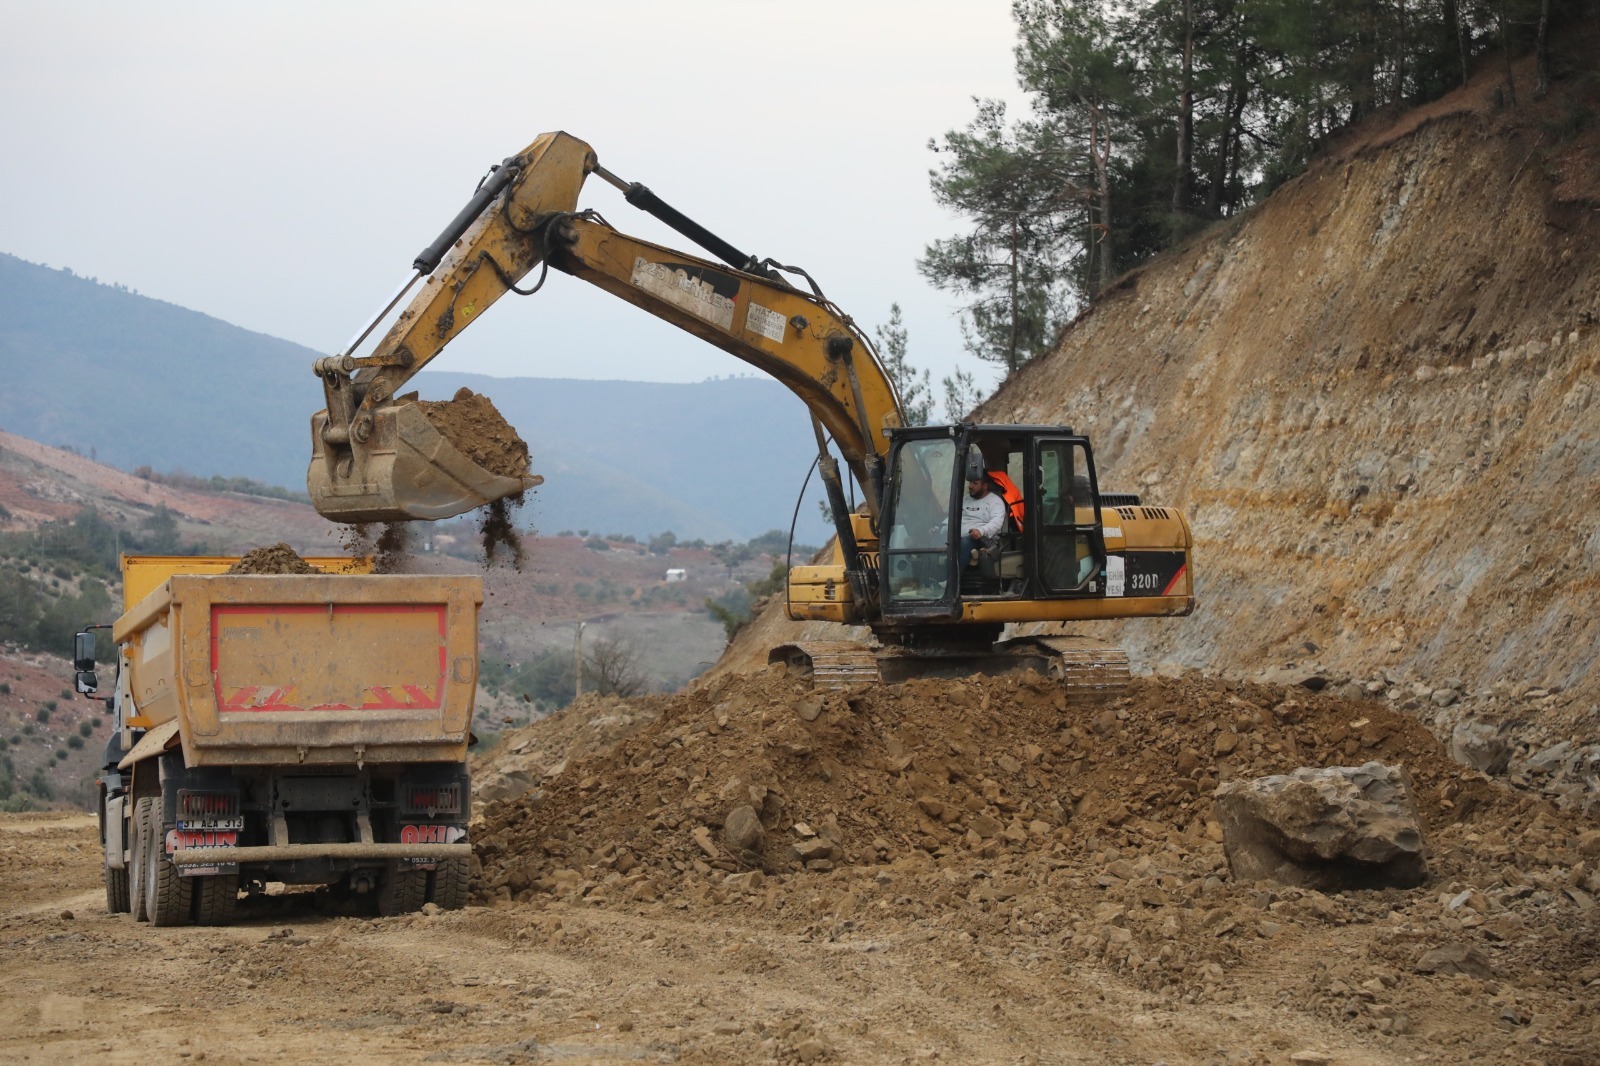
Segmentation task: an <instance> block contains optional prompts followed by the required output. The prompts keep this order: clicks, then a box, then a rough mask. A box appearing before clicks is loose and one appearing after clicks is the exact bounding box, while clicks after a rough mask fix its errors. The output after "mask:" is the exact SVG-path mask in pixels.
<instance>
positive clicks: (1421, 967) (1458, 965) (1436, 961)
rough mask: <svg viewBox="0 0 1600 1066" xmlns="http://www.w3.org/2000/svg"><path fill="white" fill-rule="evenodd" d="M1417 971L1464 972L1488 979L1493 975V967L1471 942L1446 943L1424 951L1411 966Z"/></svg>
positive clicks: (1471, 975) (1433, 972)
mask: <svg viewBox="0 0 1600 1066" xmlns="http://www.w3.org/2000/svg"><path fill="white" fill-rule="evenodd" d="M1413 969H1415V970H1416V971H1417V972H1418V973H1432V974H1450V973H1460V974H1466V975H1467V976H1468V977H1477V978H1480V979H1483V980H1488V979H1489V978H1491V977H1493V976H1494V967H1493V966H1491V965H1490V964H1489V960H1488V958H1487V957H1485V956H1484V954H1483V952H1481V951H1479V950H1478V949H1477V948H1475V947H1473V946H1472V945H1471V944H1446V945H1445V946H1444V947H1440V948H1434V949H1433V950H1432V951H1429V952H1425V953H1424V954H1423V956H1422V958H1420V959H1418V960H1417V963H1416V965H1415V966H1414V967H1413Z"/></svg>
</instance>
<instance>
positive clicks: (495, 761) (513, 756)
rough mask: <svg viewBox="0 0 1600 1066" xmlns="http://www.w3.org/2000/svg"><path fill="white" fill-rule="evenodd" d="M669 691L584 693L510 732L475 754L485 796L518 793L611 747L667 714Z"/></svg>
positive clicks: (476, 779)
mask: <svg viewBox="0 0 1600 1066" xmlns="http://www.w3.org/2000/svg"><path fill="white" fill-rule="evenodd" d="M666 702H667V697H665V696H646V697H643V698H640V699H632V700H627V699H620V698H618V697H616V696H594V695H589V696H584V697H583V698H582V699H580V700H577V701H575V702H574V703H571V704H569V705H567V706H566V707H563V708H562V709H561V710H559V711H556V712H555V713H554V714H551V715H548V716H546V717H545V718H542V719H540V720H539V721H537V722H535V723H534V724H532V725H530V726H525V727H523V728H521V729H517V730H514V731H512V732H510V733H507V734H506V735H505V736H504V737H502V738H501V741H500V743H499V744H498V745H496V746H495V747H494V749H493V750H491V751H488V752H485V753H483V754H482V755H475V756H474V757H473V759H472V784H473V792H474V795H475V797H476V798H477V800H478V801H479V802H487V801H490V800H496V799H503V798H514V797H516V796H520V795H522V794H524V793H526V792H528V791H529V790H531V789H533V788H535V787H537V786H539V785H541V784H543V783H544V782H545V781H546V780H548V779H549V778H552V777H555V776H556V775H558V774H560V773H561V771H562V770H564V769H566V766H567V762H568V761H569V760H571V759H581V758H584V757H585V756H588V755H594V754H596V753H599V752H604V751H608V750H610V749H611V748H612V747H614V746H616V744H617V743H618V742H619V741H621V740H622V739H623V738H624V737H627V736H629V735H631V734H632V733H634V732H636V731H638V730H639V729H642V728H643V727H644V726H645V725H646V724H648V723H649V722H651V721H654V720H655V719H656V718H658V717H659V716H660V714H661V710H662V708H663V707H664V706H665V705H666Z"/></svg>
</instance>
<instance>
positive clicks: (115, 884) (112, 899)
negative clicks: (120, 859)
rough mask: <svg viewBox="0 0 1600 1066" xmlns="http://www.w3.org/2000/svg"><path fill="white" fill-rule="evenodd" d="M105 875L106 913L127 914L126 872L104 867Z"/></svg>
mask: <svg viewBox="0 0 1600 1066" xmlns="http://www.w3.org/2000/svg"><path fill="white" fill-rule="evenodd" d="M104 869H105V874H106V912H107V913H108V914H127V913H128V911H129V909H130V907H129V902H128V901H129V895H128V871H127V870H113V869H112V868H111V867H110V866H106V867H104Z"/></svg>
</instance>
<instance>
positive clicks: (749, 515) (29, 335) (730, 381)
mask: <svg viewBox="0 0 1600 1066" xmlns="http://www.w3.org/2000/svg"><path fill="white" fill-rule="evenodd" d="M319 354H321V353H318V352H315V351H313V350H311V349H309V348H305V347H302V346H300V345H297V344H294V343H292V342H289V341H284V340H280V339H278V338H274V337H271V336H268V335H266V334H263V333H256V332H253V331H250V330H245V329H241V328H239V327H236V326H232V325H229V324H228V323H226V322H223V321H222V320H220V319H217V318H214V317H212V316H209V315H205V314H203V313H201V312H197V311H190V310H187V309H185V308H183V307H180V306H178V305H176V304H172V303H168V302H166V301H160V300H153V299H151V298H149V297H145V296H141V295H138V294H137V293H133V292H131V291H128V290H125V289H122V288H121V287H119V286H115V285H106V284H103V283H100V282H98V281H96V280H94V279H91V278H85V277H81V276H78V275H75V274H73V273H71V272H70V271H67V270H55V269H51V268H49V267H44V266H40V265H37V264H33V263H28V262H26V261H24V260H21V259H18V258H16V257H15V256H10V255H6V254H4V253H0V368H3V370H4V376H5V379H6V383H7V387H6V388H5V389H3V390H0V428H3V429H5V430H7V431H8V432H12V433H15V434H17V435H19V436H22V437H27V438H29V439H31V440H35V441H38V442H40V443H43V444H50V445H60V446H68V447H71V448H73V449H75V450H77V451H79V452H82V453H83V454H86V455H93V456H95V457H97V458H101V459H103V460H104V461H106V462H108V463H111V464H112V465H115V466H119V467H122V468H123V469H127V470H132V469H135V468H137V467H140V466H149V467H152V468H154V469H156V470H158V471H161V472H173V471H182V472H186V473H191V474H200V475H205V476H209V475H211V474H222V475H225V476H245V477H250V478H254V479H256V480H259V481H262V482H265V483H268V484H274V485H283V486H285V487H288V488H290V489H292V490H295V491H301V490H303V486H304V478H305V467H306V464H307V462H308V461H309V458H310V441H309V433H310V429H309V425H310V417H311V414H312V412H313V411H315V410H317V409H318V408H320V407H321V406H322V402H323V401H322V394H321V390H320V388H319V386H318V384H317V382H316V379H315V377H314V376H313V375H312V374H311V363H312V361H313V360H314V359H315V358H317V356H318V355H319ZM441 364H443V365H448V355H447V356H446V357H444V358H442V359H440V360H438V361H437V362H436V364H435V365H441ZM463 386H465V387H468V388H471V389H473V390H474V391H475V392H482V393H485V394H486V395H489V396H490V397H491V398H492V399H493V400H494V401H495V404H496V406H497V407H498V408H499V409H500V411H501V412H502V414H504V415H505V416H506V419H507V421H509V422H510V423H511V424H512V425H513V426H515V427H516V428H517V429H518V431H519V432H520V433H521V434H522V436H523V438H524V439H525V440H527V442H528V444H529V447H530V451H531V453H532V456H533V464H534V466H533V468H534V470H535V472H537V473H540V474H543V475H544V476H545V479H546V482H545V485H543V486H542V487H541V488H540V489H539V490H538V491H537V493H536V494H535V495H534V497H533V504H532V506H531V507H529V508H527V509H526V511H527V517H528V518H530V519H531V520H532V521H533V522H534V524H535V525H536V526H537V527H538V528H541V529H548V530H558V529H565V528H572V529H580V528H581V529H590V530H594V531H597V532H607V533H612V532H615V533H629V534H633V535H636V536H643V535H649V534H655V533H660V532H665V531H667V530H672V531H673V532H675V533H677V534H678V535H679V536H680V537H684V538H689V539H693V538H704V539H707V540H724V539H736V540H744V539H748V538H750V537H753V536H756V535H758V534H760V533H764V532H766V531H768V530H770V529H774V528H784V529H787V528H788V526H789V523H790V520H791V518H792V517H793V516H794V514H795V500H796V498H797V496H798V495H799V491H800V486H801V484H802V482H803V480H804V478H805V475H806V471H807V469H808V467H809V464H810V462H811V458H812V455H813V452H814V445H813V444H812V441H811V434H810V432H809V423H808V422H807V419H806V412H805V408H804V406H803V405H802V404H801V403H800V401H799V400H798V399H797V398H796V397H794V396H793V394H792V393H790V392H789V391H788V390H787V389H786V388H784V387H783V386H782V385H780V384H778V383H777V382H775V381H772V380H770V379H766V378H758V377H730V378H722V379H714V380H711V381H705V382H698V383H695V384H677V383H663V382H621V381H586V380H584V379H578V378H496V377H490V376H488V375H483V374H472V373H464V372H456V371H451V370H448V369H444V370H427V371H423V372H422V373H419V374H418V375H417V376H416V377H415V378H413V379H412V381H411V382H410V383H409V385H408V386H407V387H408V388H416V389H418V390H420V391H421V392H422V393H423V394H424V395H425V396H427V397H430V398H441V399H442V398H447V397H449V396H450V395H452V394H453V393H454V392H455V390H456V389H457V388H460V387H463ZM801 521H802V531H803V536H802V539H805V540H810V541H816V540H819V539H821V537H822V535H823V530H822V524H821V521H820V518H819V517H818V515H817V512H816V510H815V508H811V509H809V510H806V509H802V511H801Z"/></svg>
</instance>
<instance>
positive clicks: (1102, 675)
mask: <svg viewBox="0 0 1600 1066" xmlns="http://www.w3.org/2000/svg"><path fill="white" fill-rule="evenodd" d="M1029 646H1032V647H1033V648H1037V649H1040V650H1042V651H1044V652H1045V654H1046V655H1047V656H1048V657H1049V663H1050V676H1051V677H1057V678H1060V679H1061V684H1062V687H1063V688H1065V689H1066V693H1067V703H1068V704H1075V705H1082V704H1090V703H1104V702H1106V701H1107V700H1113V699H1116V698H1117V697H1118V696H1123V695H1126V694H1127V692H1128V688H1129V686H1130V685H1131V684H1132V683H1133V670H1132V668H1131V667H1130V666H1129V664H1128V653H1127V652H1126V651H1124V650H1123V649H1121V648H1119V647H1117V646H1116V645H1115V644H1107V643H1106V642H1105V641H1100V640H1093V639H1091V638H1089V637H1077V636H1071V637H1018V638H1016V639H1013V640H1008V641H1003V642H1001V643H1000V644H996V645H995V649H996V650H997V651H998V650H1001V649H1005V650H1007V651H1011V650H1013V649H1014V650H1015V651H1016V652H1021V653H1026V651H1027V649H1028V647H1029Z"/></svg>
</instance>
